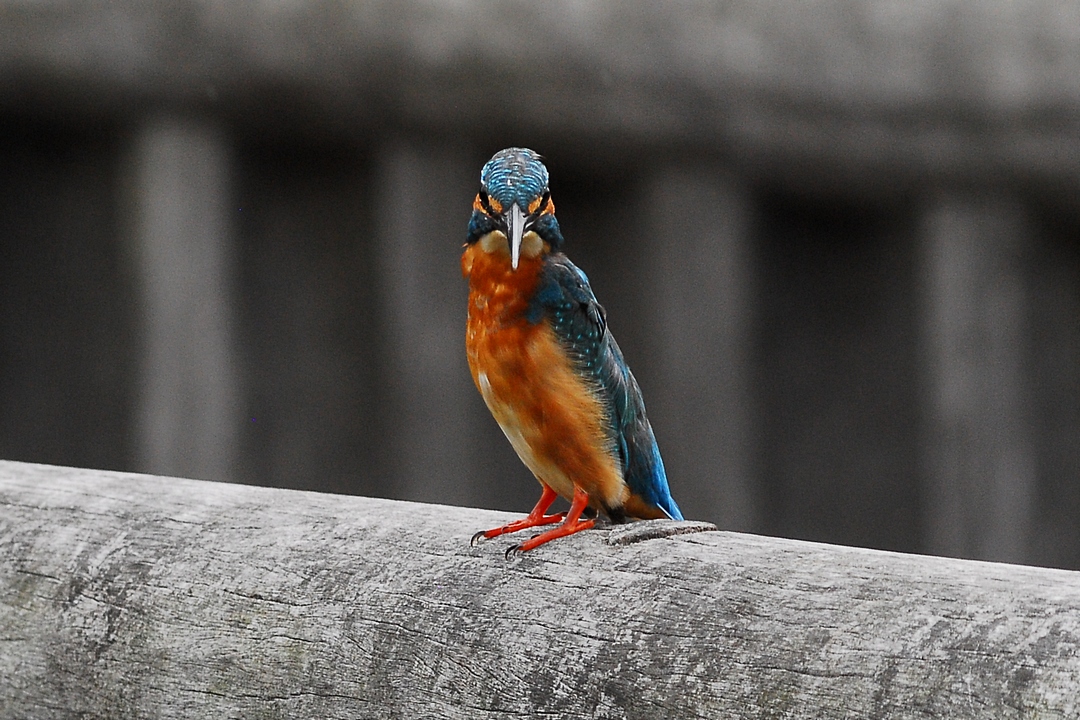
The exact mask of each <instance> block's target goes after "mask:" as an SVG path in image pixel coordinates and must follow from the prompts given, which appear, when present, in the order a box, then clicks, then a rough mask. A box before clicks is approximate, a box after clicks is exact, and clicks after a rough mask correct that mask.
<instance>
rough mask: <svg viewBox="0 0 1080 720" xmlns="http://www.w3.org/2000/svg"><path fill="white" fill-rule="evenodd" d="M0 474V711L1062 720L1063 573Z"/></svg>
mask: <svg viewBox="0 0 1080 720" xmlns="http://www.w3.org/2000/svg"><path fill="white" fill-rule="evenodd" d="M507 518H508V516H507V515H505V514H503V513H497V512H491V511H482V510H474V509H465V508H451V507H442V506H433V505H421V504H411V503H403V502H393V501H385V500H371V499H364V498H354V497H338V496H333V495H320V494H313V493H301V492H296V491H287V490H275V489H265V488H254V487H248V486H240V485H226V484H214V483H207V482H199V481H192V480H178V479H173V478H160V477H150V476H139V475H128V474H121V473H111V472H100V471H92V470H78V469H71V468H59V467H48V466H40V465H27V464H21V463H11V462H3V463H0V717H5V718H15V717H34V718H67V717H87V718H125V717H141V718H156V717H187V718H199V717H208V718H209V717H214V718H219V717H229V718H232V717H237V718H238V717H244V718H277V717H312V718H315V717H318V718H368V717H371V718H374V717H390V718H421V717H423V718H494V717H510V716H518V715H520V716H529V717H543V716H547V717H566V718H655V717H709V718H713V717H723V718H803V717H829V718H835V717H851V718H908V717H912V718H914V717H920V718H921V717H948V718H974V717H979V718H986V717H1005V718H1026V717H1033V718H1034V717H1038V718H1066V717H1076V716H1077V714H1078V713H1080V703H1078V700H1077V691H1076V688H1077V687H1078V686H1080V656H1078V649H1077V648H1078V647H1080V642H1078V641H1080V574H1078V573H1074V572H1067V571H1060V570H1046V569H1039V568H1030V567H1022V566H1012V565H1000V564H992V563H979V562H970V561H961V560H951V559H941V558H930V557H920V556H911V555H900V554H894V553H885V552H879V551H872V550H862V549H856V548H844V547H835V546H827V545H818V544H812V543H805V542H796V541H790V540H779V539H774V538H765V537H755V536H751V535H740V534H733V533H725V532H692V533H684V534H678V535H668V534H666V533H665V528H667V527H672V528H673V529H675V530H683V531H685V530H702V529H703V527H700V526H699V527H695V526H692V525H688V524H670V525H666V524H665V521H652V522H650V523H640V524H636V525H630V526H622V527H618V528H615V529H607V530H596V531H589V532H585V533H582V534H580V535H576V536H573V537H571V538H568V539H566V540H560V541H559V542H556V543H553V544H552V545H550V546H545V547H542V548H539V549H538V550H536V551H535V552H533V553H530V554H528V555H526V556H524V557H522V558H520V559H517V560H513V561H510V562H507V561H506V560H505V559H504V558H503V550H504V549H505V547H506V546H507V544H508V543H509V542H511V541H510V540H507V541H505V542H502V541H491V542H489V543H487V544H483V545H481V546H479V547H470V545H469V537H470V536H471V535H472V533H473V532H475V531H476V530H477V529H480V528H484V527H489V526H492V525H495V524H498V523H500V522H502V521H504V520H506V519H507Z"/></svg>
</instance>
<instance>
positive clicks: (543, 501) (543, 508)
mask: <svg viewBox="0 0 1080 720" xmlns="http://www.w3.org/2000/svg"><path fill="white" fill-rule="evenodd" d="M557 497H558V495H557V494H556V493H555V491H554V490H552V489H551V488H549V487H548V486H547V485H544V492H543V493H541V494H540V499H539V500H537V502H536V507H534V508H533V509H532V512H530V513H529V514H528V516H526V517H524V518H522V519H521V520H512V521H510V522H508V523H506V524H505V525H503V526H502V527H497V528H492V529H491V530H481V531H480V532H478V533H476V534H475V535H473V536H472V540H471V541H470V542H469V544H470V545H475V544H476V542H477V541H478V540H480V539H481V538H483V539H484V540H487V539H490V538H493V537H498V536H499V535H506V534H507V533H514V532H517V531H518V530H525V529H526V528H531V527H537V526H539V525H550V524H552V523H557V522H559V521H560V520H562V519H563V518H564V517H566V513H555V514H554V515H545V514H544V513H546V512H547V509H548V508H549V507H551V503H553V502H555V498H557ZM575 497H576V496H575ZM572 509H573V508H571V510H572ZM579 514H580V511H579Z"/></svg>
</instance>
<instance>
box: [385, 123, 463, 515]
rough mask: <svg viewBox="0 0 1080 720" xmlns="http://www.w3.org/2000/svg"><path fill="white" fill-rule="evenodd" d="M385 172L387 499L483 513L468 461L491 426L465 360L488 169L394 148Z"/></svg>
mask: <svg viewBox="0 0 1080 720" xmlns="http://www.w3.org/2000/svg"><path fill="white" fill-rule="evenodd" d="M381 166H382V171H381V174H380V179H379V182H380V189H379V195H380V201H379V203H378V205H377V208H378V211H377V212H378V214H379V218H380V221H379V240H378V242H379V248H380V249H379V252H380V254H381V263H380V268H379V284H380V287H381V289H382V292H381V299H382V307H383V317H384V322H385V324H386V325H385V326H386V333H385V340H386V342H387V352H386V355H385V357H386V366H385V372H386V382H385V395H384V397H385V400H384V402H383V403H382V405H383V407H382V410H381V415H382V422H383V425H384V427H385V428H386V433H387V437H386V444H385V452H386V453H387V454H388V455H390V457H388V458H387V459H388V462H387V463H386V466H387V468H388V472H389V474H390V476H391V477H392V478H393V481H392V482H393V483H394V487H393V488H392V490H391V491H390V492H389V493H388V494H391V495H393V496H395V497H398V498H402V499H408V500H423V501H428V502H440V503H446V504H454V505H482V504H484V502H483V492H482V491H483V488H482V487H479V486H478V484H477V482H476V478H474V477H473V476H472V473H471V468H470V462H469V459H470V456H471V449H472V448H471V444H472V443H473V442H474V428H475V427H476V425H477V423H478V422H479V421H480V420H482V418H481V417H480V415H479V410H480V409H481V406H480V401H479V396H478V395H477V393H476V390H475V389H474V388H473V386H472V379H471V378H470V376H469V369H468V365H467V363H466V360H465V316H466V311H467V299H468V288H467V285H466V283H465V281H464V280H463V279H462V277H461V263H460V257H461V248H462V244H463V242H464V240H465V230H466V227H467V225H468V220H469V213H470V212H471V207H472V205H471V203H472V197H473V194H474V193H475V192H476V187H475V186H476V178H477V172H478V170H477V168H478V167H479V166H478V165H477V164H476V162H475V161H473V159H472V158H471V157H470V156H469V154H468V153H465V152H461V153H455V152H453V151H447V150H445V149H435V148H427V147H422V146H416V145H412V144H407V143H394V144H391V145H390V146H389V147H387V148H386V149H385V151H384V154H383V157H382V163H381Z"/></svg>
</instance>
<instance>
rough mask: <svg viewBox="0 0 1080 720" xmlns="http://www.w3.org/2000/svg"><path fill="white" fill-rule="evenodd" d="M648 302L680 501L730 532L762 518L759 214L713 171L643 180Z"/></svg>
mask: <svg viewBox="0 0 1080 720" xmlns="http://www.w3.org/2000/svg"><path fill="white" fill-rule="evenodd" d="M645 203H646V212H647V214H648V215H647V217H648V221H647V224H646V228H647V236H648V240H647V242H646V244H645V248H644V259H645V262H646V263H647V265H646V267H647V268H649V270H648V273H647V277H648V278H649V282H648V284H647V285H644V286H643V287H642V290H641V292H642V293H643V294H647V297H646V298H645V299H644V301H643V306H644V308H645V309H646V310H647V317H650V318H651V319H650V321H649V328H650V334H649V342H650V343H651V345H652V347H651V349H650V355H651V357H652V361H653V367H654V370H653V372H652V375H653V377H654V378H655V380H656V381H658V382H657V384H656V386H655V387H652V388H649V390H650V392H648V393H647V394H646V401H647V407H648V411H649V415H650V417H651V418H652V419H653V425H654V426H656V428H657V434H658V439H659V441H660V444H661V451H662V452H663V455H664V461H665V465H666V466H667V470H668V475H669V478H670V480H671V485H672V490H673V493H674V494H675V497H676V500H677V501H678V502H679V503H680V504H681V506H682V508H683V511H684V513H685V514H686V515H687V516H688V517H690V518H695V519H702V520H711V521H715V522H717V523H718V524H720V525H721V526H722V527H724V528H728V529H734V530H747V529H750V528H752V527H754V523H755V521H756V517H755V516H756V511H755V493H754V485H753V467H752V465H753V409H752V392H751V382H752V377H751V365H750V363H751V336H750V333H751V314H752V308H751V303H752V297H751V293H752V286H753V281H752V275H753V268H752V261H751V248H750V232H751V227H750V223H751V217H752V211H751V210H750V207H749V200H748V199H747V197H746V195H745V193H744V192H743V191H742V190H741V189H740V188H739V187H738V186H737V185H736V184H735V182H734V181H733V180H732V179H730V178H728V177H727V176H725V175H724V174H723V173H721V172H718V171H716V170H714V169H710V168H704V167H698V168H692V167H685V166H680V167H678V168H670V169H666V170H662V171H660V172H658V173H656V174H655V175H654V176H653V177H652V178H650V179H649V181H648V182H647V185H646V192H645Z"/></svg>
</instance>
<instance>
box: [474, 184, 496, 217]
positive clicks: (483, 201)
mask: <svg viewBox="0 0 1080 720" xmlns="http://www.w3.org/2000/svg"><path fill="white" fill-rule="evenodd" d="M476 197H477V198H479V200H480V206H481V208H483V210H484V212H486V213H487V214H488V215H492V216H494V215H495V211H494V210H493V209H492V208H491V199H490V198H489V197H488V194H487V191H485V190H484V188H480V192H478V193H477V194H476Z"/></svg>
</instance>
